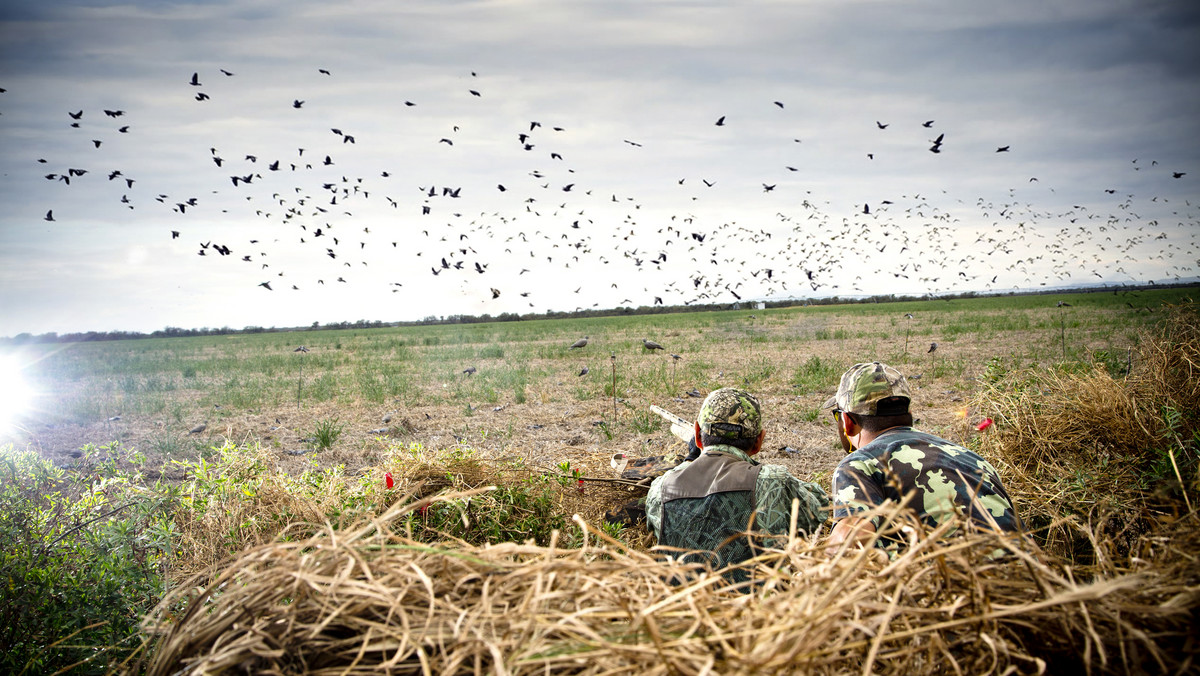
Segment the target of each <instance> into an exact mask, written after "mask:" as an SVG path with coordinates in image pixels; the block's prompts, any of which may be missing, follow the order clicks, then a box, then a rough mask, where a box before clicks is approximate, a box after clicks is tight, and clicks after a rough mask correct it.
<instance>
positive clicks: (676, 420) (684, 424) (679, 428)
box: [650, 404, 696, 442]
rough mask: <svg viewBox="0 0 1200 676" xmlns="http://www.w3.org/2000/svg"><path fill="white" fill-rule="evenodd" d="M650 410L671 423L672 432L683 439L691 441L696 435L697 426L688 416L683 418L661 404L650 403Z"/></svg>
mask: <svg viewBox="0 0 1200 676" xmlns="http://www.w3.org/2000/svg"><path fill="white" fill-rule="evenodd" d="M650 410H651V411H653V412H654V413H657V414H658V415H660V416H662V418H663V419H664V420H666V421H667V422H669V423H671V434H674V435H675V436H676V437H678V438H679V439H680V440H681V441H684V442H688V441H691V440H692V439H693V438H695V436H696V426H695V424H694V423H692V422H689V421H688V420H687V419H686V418H681V417H679V416H677V415H675V414H674V413H671V412H670V411H668V410H667V409H665V408H662V407H661V406H655V405H653V404H651V405H650Z"/></svg>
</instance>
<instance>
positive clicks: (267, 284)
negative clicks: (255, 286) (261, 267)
mask: <svg viewBox="0 0 1200 676" xmlns="http://www.w3.org/2000/svg"><path fill="white" fill-rule="evenodd" d="M259 286H261V287H262V288H264V289H266V290H267V291H274V290H275V289H272V288H271V283H270V282H263V283H261V284H259Z"/></svg>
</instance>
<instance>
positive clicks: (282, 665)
mask: <svg viewBox="0 0 1200 676" xmlns="http://www.w3.org/2000/svg"><path fill="white" fill-rule="evenodd" d="M471 494H476V493H473V492H468V493H457V494H452V495H449V496H446V497H445V499H458V498H462V497H465V496H469V495H471ZM439 499H440V498H439ZM419 504H420V503H415V504H403V503H398V504H397V505H395V506H393V507H392V508H391V509H390V510H388V511H387V512H386V513H385V514H383V515H381V516H380V517H378V518H376V519H374V520H373V521H371V522H369V523H365V524H363V525H362V526H361V527H359V528H357V529H355V530H353V531H351V532H344V533H339V532H338V531H335V530H333V529H326V530H325V531H324V532H323V533H320V534H317V535H314V536H313V537H312V538H310V539H308V540H306V541H304V542H294V543H276V544H271V545H265V546H261V547H257V548H254V549H251V550H248V551H246V552H245V553H243V554H242V555H241V556H240V557H239V558H238V559H237V560H236V561H234V562H233V563H232V564H231V565H230V566H228V567H227V568H226V569H225V570H224V572H223V573H222V574H221V575H220V577H218V578H217V579H216V580H214V581H213V582H212V583H211V584H209V585H207V587H206V588H205V589H204V590H203V591H202V592H201V593H200V594H199V595H197V596H195V597H193V598H188V597H187V595H186V594H185V593H184V592H182V591H181V592H177V593H175V594H173V595H172V596H170V597H168V598H167V599H165V600H164V601H163V603H162V605H161V606H160V607H159V610H158V611H157V613H156V614H155V615H154V616H153V618H152V619H151V620H149V621H148V624H147V629H148V630H149V631H151V632H152V633H153V634H154V635H156V636H157V640H156V641H155V644H154V646H153V647H152V648H150V649H148V650H147V652H146V653H145V654H144V655H143V663H141V664H139V665H135V667H137V668H144V669H145V673H147V674H151V675H157V674H168V673H172V674H173V673H209V672H214V671H221V670H224V669H234V668H237V669H243V670H252V671H261V672H267V673H313V674H334V673H338V674H368V673H371V674H374V673H395V674H409V673H411V674H416V673H436V674H448V673H503V674H535V673H577V674H612V673H663V674H666V673H680V674H700V673H732V674H762V673H797V672H801V673H818V674H822V673H846V672H855V671H858V672H862V673H867V672H868V671H869V672H870V673H880V674H912V673H934V672H939V673H941V672H946V671H951V670H954V671H957V672H959V673H1002V672H1005V671H1006V670H1012V669H1015V670H1017V671H1020V672H1036V671H1061V670H1064V669H1069V670H1072V671H1079V670H1081V669H1084V670H1090V671H1094V672H1122V671H1125V672H1129V671H1138V670H1139V669H1140V667H1142V666H1145V665H1157V666H1161V667H1162V668H1164V669H1165V670H1170V669H1174V668H1178V667H1180V666H1181V665H1183V664H1186V663H1187V660H1188V659H1193V658H1194V657H1196V654H1197V653H1198V652H1200V647H1198V646H1197V645H1196V644H1195V643H1194V642H1193V643H1185V640H1186V637H1187V636H1189V635H1190V631H1191V629H1192V627H1193V626H1194V625H1193V622H1194V620H1195V617H1196V613H1197V609H1198V608H1200V591H1198V590H1200V585H1198V583H1200V574H1198V573H1197V568H1196V567H1195V566H1194V565H1192V564H1190V561H1189V559H1187V558H1185V557H1183V556H1180V555H1181V554H1184V553H1186V549H1187V548H1189V547H1195V546H1196V545H1197V544H1200V538H1197V537H1196V536H1195V535H1192V534H1191V533H1192V532H1194V530H1195V529H1194V528H1192V529H1187V530H1185V532H1184V533H1183V535H1184V536H1185V537H1183V538H1181V540H1182V541H1180V539H1169V540H1167V541H1165V542H1157V543H1154V544H1153V545H1152V546H1155V547H1165V549H1162V550H1161V552H1160V556H1159V558H1160V559H1163V560H1164V561H1165V563H1164V565H1163V566H1161V567H1160V568H1157V569H1144V570H1136V571H1131V572H1129V573H1128V574H1126V575H1122V576H1118V577H1113V578H1107V579H1098V580H1094V581H1091V582H1089V583H1080V582H1077V581H1074V580H1072V578H1071V575H1070V571H1069V570H1068V569H1064V568H1061V567H1059V566H1057V565H1056V564H1054V563H1053V562H1048V561H1046V560H1045V557H1044V556H1042V555H1040V554H1037V553H1034V552H1030V551H1027V549H1028V546H1027V545H1025V544H1022V543H1020V542H1014V541H1012V540H1011V539H1006V538H1004V537H1001V536H997V535H994V534H988V533H966V534H964V535H962V536H959V537H950V538H945V537H940V536H941V535H943V534H942V533H931V534H925V533H922V532H921V531H915V532H912V533H910V534H908V535H907V536H906V537H907V538H908V539H909V541H910V547H909V549H908V551H907V552H906V553H904V554H903V555H901V556H900V557H898V558H897V559H896V560H895V561H893V562H890V563H888V564H886V565H882V564H880V563H879V562H877V561H876V560H875V558H876V557H874V556H869V555H868V552H857V551H843V552H841V553H840V554H838V555H836V556H834V557H833V558H828V557H826V556H825V555H824V554H823V553H822V548H821V543H819V542H817V541H815V540H805V539H799V538H795V537H793V538H789V539H788V540H787V541H786V543H784V545H783V546H782V547H781V548H779V549H773V550H768V551H765V552H764V553H763V554H762V555H760V556H759V557H758V558H757V559H755V560H753V561H751V562H747V563H746V564H744V565H746V566H747V567H748V568H751V569H753V571H754V579H755V580H756V583H755V584H754V585H752V586H750V587H749V588H748V589H743V590H741V591H739V590H737V589H736V588H734V587H733V586H731V584H730V583H729V582H728V581H727V580H726V578H724V577H722V576H721V575H719V574H714V573H713V572H711V571H708V570H705V569H703V568H702V567H699V566H696V565H685V564H680V563H676V562H674V561H672V560H670V559H668V558H664V557H662V555H661V554H657V553H645V552H640V551H636V550H633V549H630V548H628V547H626V546H625V545H623V544H622V543H620V542H617V541H615V540H612V539H611V538H609V537H607V536H605V535H603V534H602V533H599V532H596V531H594V530H591V529H590V528H589V529H588V538H587V540H588V542H587V544H585V545H584V546H583V547H581V548H578V549H562V548H559V547H557V543H556V542H551V544H550V545H549V546H546V547H539V546H535V545H532V544H517V543H506V544H501V545H492V546H482V547H472V546H465V545H455V544H446V545H428V544H422V543H419V542H415V541H412V540H408V539H406V538H404V537H402V536H399V535H397V534H395V533H394V532H391V531H390V530H389V528H390V526H391V525H393V524H395V523H396V522H397V521H398V520H400V519H402V517H403V516H404V514H406V513H408V512H409V511H411V510H412V509H414V508H417V507H418V506H419ZM896 517H897V515H896V514H895V510H893V512H892V513H890V514H889V515H888V516H887V518H888V519H889V521H895V522H897V523H899V519H898V518H896ZM578 523H579V524H581V525H583V526H585V527H586V524H584V522H583V521H582V520H579V521H578ZM998 549H999V550H1003V551H1005V552H1007V555H1006V556H1005V557H1003V558H1000V559H996V558H993V557H991V554H993V553H994V552H995V551H996V550H998ZM1188 565H1190V568H1188V567H1187V566H1188ZM672 580H675V581H681V583H680V584H672ZM185 588H186V587H185ZM172 609H178V610H177V611H175V613H173V612H172ZM864 665H865V666H864ZM948 665H952V666H948Z"/></svg>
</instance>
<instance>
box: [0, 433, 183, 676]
mask: <svg viewBox="0 0 1200 676" xmlns="http://www.w3.org/2000/svg"><path fill="white" fill-rule="evenodd" d="M116 454H117V449H116V447H115V445H114V446H111V447H102V448H95V447H92V446H87V447H84V449H83V456H82V457H81V458H80V460H79V462H80V465H81V468H82V469H83V470H84V471H81V472H78V473H75V472H72V473H70V474H68V473H67V472H65V471H64V470H62V469H60V468H57V467H55V466H54V465H52V464H51V463H50V462H49V461H47V460H45V459H43V458H42V457H40V456H39V455H38V454H37V453H36V452H33V451H16V450H14V449H13V447H12V446H11V445H9V446H6V447H3V448H0V542H3V543H4V548H3V550H2V551H0V672H2V673H20V672H22V671H25V672H26V673H50V672H53V671H57V670H59V669H63V668H65V667H68V666H71V665H74V664H77V663H78V664H79V666H77V667H76V668H75V669H74V673H103V672H104V671H105V670H106V668H107V666H108V665H109V664H113V663H116V662H118V661H120V659H122V658H123V657H124V656H126V655H128V654H130V653H131V652H132V651H133V650H134V649H135V648H137V647H138V645H139V643H140V640H139V636H138V625H139V622H140V621H141V618H142V616H143V615H144V614H145V613H146V612H148V611H149V610H150V609H151V608H152V607H153V606H154V605H155V604H156V603H157V602H158V600H159V599H160V598H161V597H162V595H163V593H164V592H165V587H164V582H163V576H162V570H161V563H162V561H163V557H164V556H165V555H166V554H168V553H169V552H170V547H171V541H172V538H173V530H174V529H173V527H172V524H171V522H170V520H169V519H168V518H167V515H168V512H169V505H170V502H171V495H170V492H169V491H162V490H151V489H147V488H145V487H136V488H135V486H134V485H133V484H132V483H131V482H130V480H129V479H130V477H129V476H128V473H127V472H125V471H123V470H121V469H119V468H118V462H119V460H118V458H117V457H116ZM159 488H160V489H161V487H159Z"/></svg>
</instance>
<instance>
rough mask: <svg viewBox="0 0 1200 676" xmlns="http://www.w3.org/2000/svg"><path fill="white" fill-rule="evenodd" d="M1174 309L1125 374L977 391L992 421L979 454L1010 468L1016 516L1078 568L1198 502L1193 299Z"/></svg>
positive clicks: (1199, 368) (1198, 349)
mask: <svg viewBox="0 0 1200 676" xmlns="http://www.w3.org/2000/svg"><path fill="white" fill-rule="evenodd" d="M1169 312H1170V314H1169V316H1168V317H1167V318H1166V319H1165V321H1164V323H1163V324H1162V325H1161V326H1160V327H1159V328H1158V329H1157V330H1156V331H1155V332H1154V333H1150V332H1147V333H1145V334H1144V335H1143V336H1142V339H1141V340H1140V341H1138V345H1137V348H1136V351H1135V352H1134V355H1135V356H1134V358H1133V369H1132V372H1131V373H1130V374H1128V376H1127V377H1119V376H1118V377H1114V376H1113V375H1112V374H1111V373H1109V371H1108V370H1107V369H1106V368H1104V366H1103V365H1096V366H1095V367H1093V368H1088V369H1086V370H1083V371H1082V372H1076V371H1064V370H1032V369H1031V370H1024V371H1020V372H1017V373H1013V374H1010V375H1008V376H1007V377H1005V378H1003V379H1001V380H1000V381H998V382H996V383H993V384H991V385H990V386H988V387H986V388H985V389H984V390H983V391H982V392H981V393H980V395H979V396H978V400H977V405H978V406H979V407H980V409H981V410H982V411H983V412H985V413H987V414H989V415H991V416H992V417H993V418H994V419H995V421H996V427H995V428H994V431H989V433H986V434H983V435H981V437H980V439H979V446H980V447H981V448H982V453H983V455H984V456H985V457H988V458H991V459H993V461H996V462H997V464H999V465H1001V466H1002V467H1003V468H1004V470H1005V471H1004V474H1005V480H1006V485H1007V487H1008V490H1009V492H1010V494H1013V495H1014V496H1016V498H1017V502H1018V504H1017V508H1018V513H1019V514H1020V515H1021V516H1022V518H1024V519H1025V521H1026V522H1027V524H1029V525H1031V526H1032V527H1033V528H1034V529H1036V530H1037V531H1038V535H1039V537H1041V538H1042V539H1043V544H1044V545H1045V546H1047V547H1048V548H1049V549H1051V550H1053V551H1056V553H1059V554H1061V555H1064V556H1068V557H1071V558H1073V559H1075V562H1076V563H1081V564H1086V565H1092V564H1099V565H1104V563H1105V561H1106V560H1111V558H1112V552H1111V551H1108V550H1111V549H1112V548H1113V547H1114V546H1117V547H1118V548H1119V549H1121V550H1124V551H1127V550H1128V549H1129V548H1130V546H1131V539H1132V538H1134V537H1135V536H1136V535H1138V534H1140V533H1142V532H1145V531H1147V530H1148V529H1150V528H1152V527H1153V524H1152V523H1151V522H1158V521H1174V520H1176V519H1180V518H1183V517H1184V516H1185V515H1187V514H1188V513H1189V512H1192V509H1193V507H1194V506H1195V505H1193V504H1192V502H1191V500H1190V498H1189V497H1188V496H1189V494H1195V493H1196V492H1197V489H1198V488H1200V484H1197V480H1198V474H1197V465H1198V458H1200V433H1198V432H1197V430H1198V428H1200V398H1198V397H1197V395H1200V320H1198V318H1197V314H1196V308H1195V306H1194V305H1192V304H1186V305H1182V306H1178V307H1174V308H1171V309H1170V311H1169ZM1080 523H1088V524H1090V525H1089V526H1088V528H1081V527H1080V526H1079V524H1080ZM1089 530H1090V531H1094V533H1095V534H1094V536H1092V535H1087V536H1085V532H1086V531H1089Z"/></svg>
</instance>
